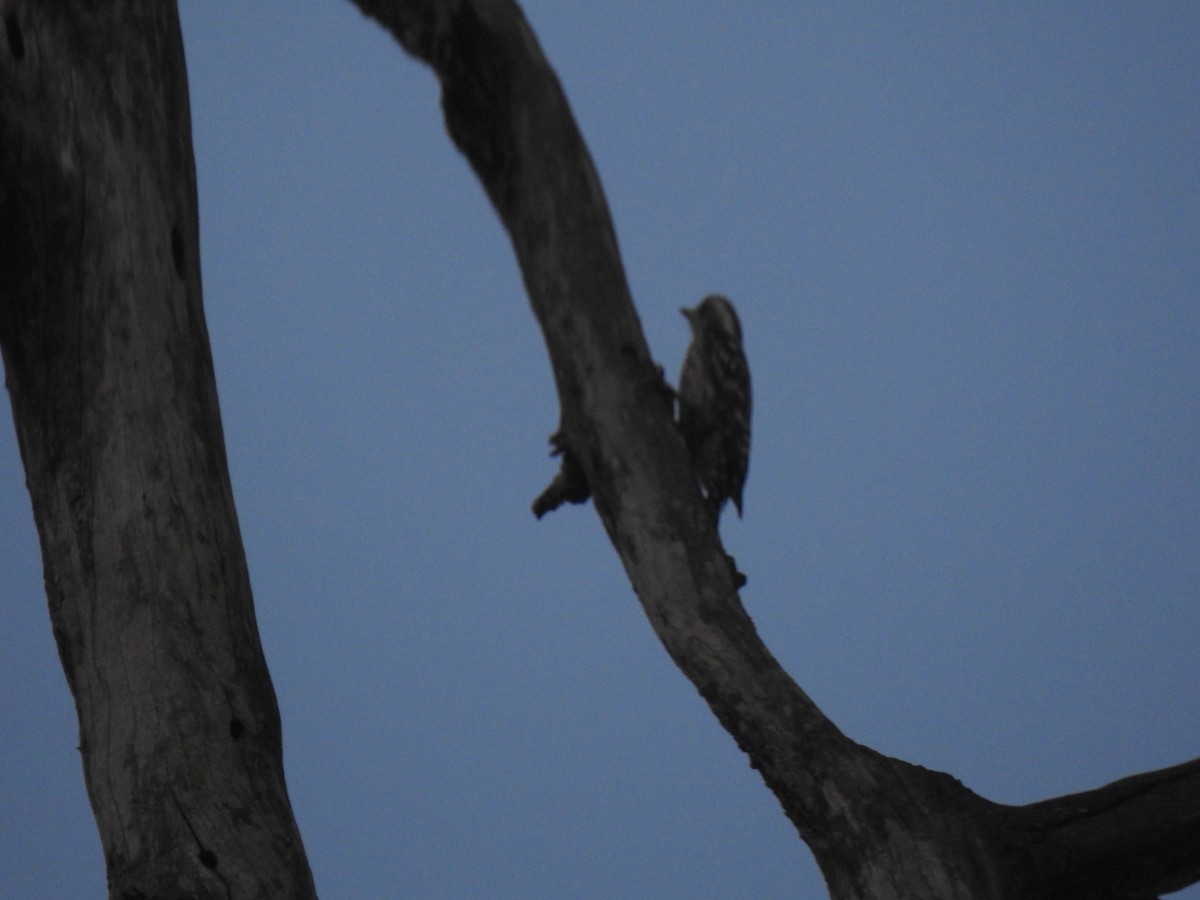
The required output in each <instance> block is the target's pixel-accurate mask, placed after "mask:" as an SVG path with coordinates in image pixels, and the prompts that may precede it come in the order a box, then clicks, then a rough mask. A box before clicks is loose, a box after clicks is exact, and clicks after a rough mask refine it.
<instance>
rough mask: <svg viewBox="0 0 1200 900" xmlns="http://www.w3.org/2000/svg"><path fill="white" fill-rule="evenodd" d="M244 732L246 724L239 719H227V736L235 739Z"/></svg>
mask: <svg viewBox="0 0 1200 900" xmlns="http://www.w3.org/2000/svg"><path fill="white" fill-rule="evenodd" d="M245 733H246V726H245V724H244V723H243V722H242V720H241V719H231V720H230V721H229V736H230V737H231V738H233V739H234V740H235V741H236V740H237V739H238V738H240V737H241V736H242V735H243V734H245Z"/></svg>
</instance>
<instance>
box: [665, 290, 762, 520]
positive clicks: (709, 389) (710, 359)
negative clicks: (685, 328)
mask: <svg viewBox="0 0 1200 900" xmlns="http://www.w3.org/2000/svg"><path fill="white" fill-rule="evenodd" d="M680 312H682V313H683V315H684V316H685V317H686V318H687V320H688V322H689V323H691V326H692V343H691V345H690V346H689V347H688V349H687V353H686V354H685V355H684V358H683V369H682V371H681V372H680V374H679V392H678V399H679V430H680V432H681V433H682V434H683V440H684V443H685V444H687V448H688V452H689V453H690V454H691V457H692V468H693V469H694V470H695V472H696V478H697V479H698V480H699V482H700V491H701V493H702V494H703V495H704V499H705V501H706V502H707V503H708V508H709V510H710V512H711V513H712V517H713V522H714V524H715V523H716V522H717V521H719V520H720V517H721V510H722V508H723V507H724V506H725V502H726V501H727V500H732V501H733V505H734V506H735V507H736V508H737V512H738V518H741V516H742V488H743V486H744V485H745V484H746V471H747V469H748V467H749V465H750V367H749V365H748V364H747V362H746V352H745V350H744V349H743V347H742V326H741V323H740V322H738V317H737V313H736V312H734V309H733V304H732V303H730V302H729V300H728V299H726V298H725V297H722V296H721V295H720V294H710V295H709V296H707V297H705V298H704V300H703V301H701V303H700V304H699V305H698V306H696V307H694V308H692V309H688V308H686V307H685V308H684V309H682V310H680Z"/></svg>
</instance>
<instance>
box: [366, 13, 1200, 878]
mask: <svg viewBox="0 0 1200 900" xmlns="http://www.w3.org/2000/svg"><path fill="white" fill-rule="evenodd" d="M355 2H356V4H357V5H358V7H359V8H360V9H361V10H362V11H363V12H364V13H365V14H366V15H368V16H370V17H371V18H373V19H375V20H376V21H378V22H379V23H380V24H381V25H382V26H383V27H384V28H386V29H387V30H388V31H390V32H391V34H392V35H393V36H394V37H395V38H396V40H397V41H398V42H399V43H400V44H401V45H402V46H403V47H404V48H405V49H406V50H407V51H408V52H409V53H411V54H413V55H414V56H416V57H417V58H419V59H421V60H423V61H424V62H426V63H427V64H428V65H430V66H431V67H432V68H433V70H434V71H435V73H436V74H437V76H438V78H439V80H440V82H441V87H442V108H443V112H444V114H445V119H446V126H447V129H448V131H449V133H450V136H451V138H452V139H453V140H454V142H455V143H456V144H457V145H458V147H459V149H460V150H461V151H462V152H463V154H464V155H465V156H466V157H467V159H468V160H469V161H470V163H471V165H472V167H473V168H474V170H475V173H476V175H477V176H478V177H479V180H480V182H481V183H482V185H483V188H484V190H485V191H486V192H487V194H488V196H489V197H490V198H491V201H492V203H493V205H494V206H495V208H496V211H497V213H498V214H499V216H500V219H501V221H502V222H503V224H504V227H505V228H506V229H507V231H508V234H509V236H510V238H511V239H512V243H513V248H514V250H515V252H516V256H517V260H518V263H519V265H520V267H521V272H522V275H523V277H524V280H525V286H526V289H527V291H528V293H529V298H530V301H531V303H532V305H533V310H534V313H535V315H536V316H537V319H538V321H539V323H540V325H541V328H542V331H543V333H544V336H545V340H546V346H547V349H548V351H549V354H550V360H551V364H552V367H553V370H554V377H555V380H556V383H557V387H558V393H559V400H560V404H561V419H560V423H559V428H558V430H557V432H556V433H555V435H554V437H553V439H552V440H553V442H554V446H555V449H556V452H557V453H558V454H559V455H561V456H562V457H563V466H562V470H561V471H560V473H559V475H558V476H557V477H556V478H555V479H554V481H553V482H552V483H551V485H550V486H549V487H548V488H547V490H546V492H545V493H543V495H542V496H541V497H539V498H538V500H537V501H536V502H535V505H534V510H535V512H536V513H537V514H538V515H539V516H541V515H544V514H545V513H546V512H548V511H549V510H550V509H552V508H553V507H554V506H555V505H558V504H559V503H562V502H566V501H572V502H577V501H579V500H581V499H584V498H586V497H588V496H589V495H590V496H591V498H592V500H593V502H594V503H595V506H596V511H597V512H598V513H599V515H600V518H601V520H602V522H603V523H604V527H605V529H606V530H607V532H608V535H609V538H610V539H611V541H612V543H613V546H614V548H615V549H616V551H617V553H618V555H619V556H620V558H621V561H622V563H623V564H624V566H625V571H626V573H627V574H628V576H629V579H630V581H631V582H632V584H633V587H634V589H635V591H636V592H637V595H638V598H639V599H640V601H641V603H642V606H643V608H644V610H645V612H646V616H647V618H648V619H649V620H650V624H651V626H652V627H653V628H654V630H655V633H656V634H657V635H658V637H659V640H660V641H661V642H662V644H663V646H664V648H665V649H666V651H667V653H669V654H670V656H671V658H672V659H673V660H674V661H675V663H676V664H677V665H678V666H679V668H680V670H681V671H682V672H683V673H684V674H685V675H686V676H687V677H688V678H689V679H690V680H691V681H692V683H693V684H694V685H695V686H696V688H697V689H698V690H699V692H700V694H701V695H702V696H703V697H704V699H705V700H706V701H707V702H708V704H709V706H710V707H711V709H712V711H713V713H714V714H715V715H716V717H717V719H718V720H719V721H720V722H721V724H722V725H723V726H724V727H725V729H726V730H727V731H728V732H729V733H730V735H732V736H733V738H734V740H735V741H737V743H738V746H739V747H741V749H742V750H743V751H745V752H746V754H747V755H748V756H749V757H750V763H751V765H752V766H753V767H754V768H755V769H757V770H758V771H759V772H760V773H761V775H762V777H763V779H764V780H765V781H766V783H767V785H768V786H769V787H770V789H771V790H772V791H773V792H774V793H775V795H776V796H777V797H778V798H779V801H780V803H781V804H782V806H783V810H784V812H785V813H786V814H787V816H788V817H789V818H790V819H791V821H792V822H793V823H794V824H795V826H796V829H797V831H798V832H799V834H800V836H801V837H802V838H803V839H804V840H805V841H806V842H807V843H808V845H809V847H811V848H812V850H813V852H814V854H815V855H816V858H817V861H818V863H819V865H820V866H821V869H822V871H823V872H824V874H825V878H826V881H827V882H828V884H829V888H830V892H831V894H832V896H833V897H834V898H837V900H852V898H853V900H865V898H893V897H894V898H914V897H921V898H973V900H984V898H1016V897H1029V898H1034V897H1045V898H1058V900H1067V898H1076V897H1078V898H1083V897H1089V898H1100V897H1130V898H1132V897H1153V896H1156V895H1157V893H1158V892H1160V891H1169V890H1175V889H1178V888H1180V887H1182V886H1184V885H1186V884H1189V883H1191V882H1193V881H1196V880H1197V879H1198V878H1200V760H1198V761H1195V762H1193V763H1190V764H1187V765H1184V766H1180V767H1177V768H1176V769H1170V770H1164V771H1162V772H1155V773H1149V774H1147V775H1143V776H1138V778H1136V779H1128V780H1126V781H1124V782H1120V783H1118V784H1117V785H1111V786H1110V787H1109V788H1105V789H1101V790H1100V791H1097V792H1093V793H1091V794H1087V795H1079V796H1078V797H1066V798H1060V799H1059V800H1052V801H1047V803H1045V804H1038V805H1037V806H1035V807H1030V808H1027V809H1017V808H1010V807H1003V806H1000V805H999V804H995V803H992V802H990V801H988V800H985V799H984V798H982V797H979V796H977V795H976V794H974V793H972V792H971V791H969V790H968V789H966V788H965V787H963V785H961V784H960V783H959V782H957V781H956V780H955V779H953V778H952V777H950V776H949V775H945V774H942V773H939V772H931V771H928V770H926V769H922V768H920V767H918V766H914V765H911V764H908V763H905V762H901V761H899V760H895V759H890V758H888V757H885V756H882V755H881V754H879V753H876V752H874V751H872V750H870V749H869V748H866V747H862V746H860V745H859V744H856V743H855V742H854V741H852V740H850V739H848V738H847V737H846V736H845V735H843V734H842V733H841V732H840V731H839V730H838V729H837V728H836V727H835V726H834V725H833V723H832V722H830V721H829V720H828V719H827V718H826V717H825V716H824V715H823V714H822V713H821V711H820V710H819V709H818V708H817V707H816V705H815V704H814V703H813V702H812V701H811V700H810V699H809V698H808V696H807V695H806V694H805V693H804V691H802V690H801V689H800V688H799V687H798V686H797V685H796V683H795V682H794V681H792V679H791V678H790V677H789V676H788V675H787V673H786V672H784V671H783V670H782V669H781V668H780V666H779V664H778V662H776V660H775V659H774V657H773V656H772V655H771V653H770V652H769V651H768V650H767V648H766V647H765V646H764V645H763V643H762V641H761V640H760V639H759V637H758V635H757V633H756V632H755V629H754V624H753V622H751V620H750V618H749V617H748V616H747V615H746V613H745V610H744V609H743V608H742V605H741V602H740V600H739V598H738V595H737V593H736V590H735V585H734V580H733V579H734V576H735V570H734V569H733V568H732V567H731V566H730V565H729V561H728V557H726V555H725V553H724V551H723V550H722V548H721V544H720V539H719V537H718V535H717V534H716V532H715V530H714V528H713V526H712V520H711V517H710V516H708V515H707V514H706V512H705V508H704V504H703V502H702V501H701V499H700V495H699V492H698V491H697V489H696V487H695V480H694V479H693V478H692V477H691V475H690V474H689V464H688V461H687V455H686V451H685V449H684V446H683V442H682V439H681V437H680V435H679V432H678V431H677V429H676V428H675V425H674V423H673V421H672V415H671V403H670V399H669V398H670V392H669V390H668V389H667V388H666V386H665V385H664V383H663V380H662V373H661V369H660V368H659V367H658V366H656V365H655V362H654V360H653V359H652V357H651V355H650V351H649V348H648V347H647V345H646V341H645V338H644V336H643V334H642V330H641V325H640V323H639V321H638V318H637V313H636V312H635V310H634V307H633V302H632V299H631V298H630V295H629V288H628V285H627V283H626V280H625V274H624V270H623V268H622V265H621V260H620V254H619V251H618V248H617V240H616V236H615V235H614V233H613V229H612V224H611V219H610V216H609V212H608V208H607V205H606V203H605V199H604V194H603V191H602V189H601V186H600V180H599V177H598V176H597V174H596V171H595V168H594V167H593V165H592V161H591V158H590V156H589V155H588V152H587V148H586V146H585V145H584V142H583V138H582V137H581V135H580V133H579V130H578V128H577V127H576V125H575V121H574V118H573V117H572V115H571V111H570V109H569V107H568V105H567V102H566V98H565V96H564V95H563V92H562V89H561V87H560V85H559V83H558V79H557V77H556V76H555V75H554V72H553V71H552V70H551V69H550V66H549V64H548V63H547V61H546V59H545V58H544V56H543V54H542V52H541V48H540V47H539V46H538V43H537V39H536V38H535V37H534V34H533V32H532V30H531V29H530V27H529V26H528V24H527V23H526V21H525V18H524V16H523V15H522V13H521V10H520V9H519V7H518V6H517V4H516V3H515V2H514V0H355Z"/></svg>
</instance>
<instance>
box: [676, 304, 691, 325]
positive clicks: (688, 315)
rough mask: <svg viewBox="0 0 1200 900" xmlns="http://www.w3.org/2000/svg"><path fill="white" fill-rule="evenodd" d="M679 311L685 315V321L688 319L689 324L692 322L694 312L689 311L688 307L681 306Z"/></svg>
mask: <svg viewBox="0 0 1200 900" xmlns="http://www.w3.org/2000/svg"><path fill="white" fill-rule="evenodd" d="M679 311H680V312H681V313H683V317H684V318H685V319H687V320H688V321H689V322H690V321H692V313H693V312H694V310H691V309H688V308H687V307H686V306H681V307H679Z"/></svg>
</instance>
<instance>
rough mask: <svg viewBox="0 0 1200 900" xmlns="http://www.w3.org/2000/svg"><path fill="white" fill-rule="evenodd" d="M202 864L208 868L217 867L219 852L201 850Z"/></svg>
mask: <svg viewBox="0 0 1200 900" xmlns="http://www.w3.org/2000/svg"><path fill="white" fill-rule="evenodd" d="M200 865H202V866H204V868H206V869H215V868H216V867H217V854H215V853H213V852H212V851H211V850H201V851H200Z"/></svg>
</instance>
